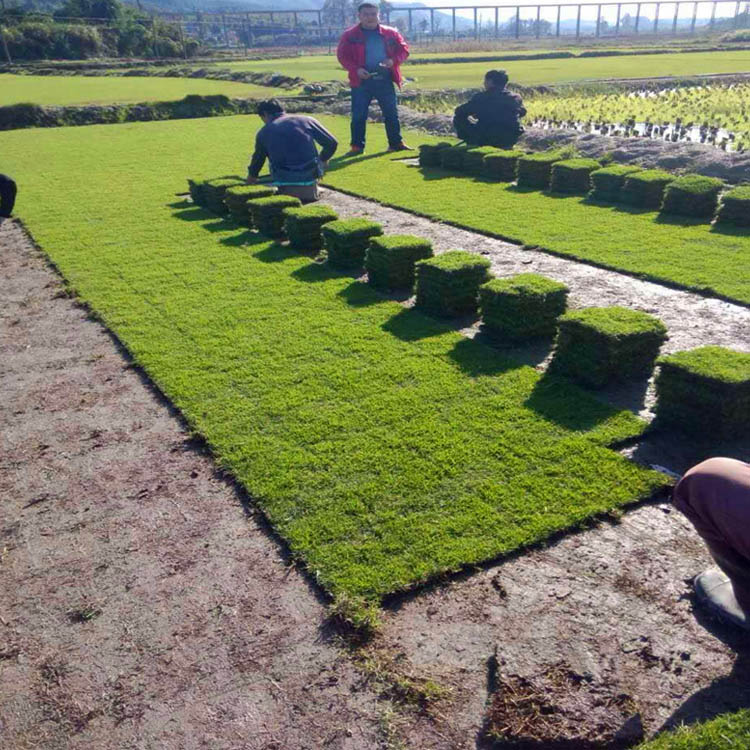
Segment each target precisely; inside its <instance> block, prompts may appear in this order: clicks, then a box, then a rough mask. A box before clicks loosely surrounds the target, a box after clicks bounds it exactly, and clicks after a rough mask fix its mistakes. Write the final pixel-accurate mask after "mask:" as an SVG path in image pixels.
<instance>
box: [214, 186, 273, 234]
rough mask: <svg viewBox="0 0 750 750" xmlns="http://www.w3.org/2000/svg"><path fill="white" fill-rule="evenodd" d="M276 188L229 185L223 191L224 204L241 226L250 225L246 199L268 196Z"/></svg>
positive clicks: (250, 220)
mask: <svg viewBox="0 0 750 750" xmlns="http://www.w3.org/2000/svg"><path fill="white" fill-rule="evenodd" d="M275 193H276V189H275V188H272V187H270V186H268V185H239V186H237V187H229V188H227V189H226V190H225V191H224V204H225V205H226V207H227V208H228V209H229V214H230V215H231V217H232V218H233V219H234V220H235V221H236V222H237V223H238V224H241V225H242V226H243V227H250V226H252V219H251V218H250V207H249V206H248V201H252V200H256V199H257V198H268V196H269V195H274V194H275Z"/></svg>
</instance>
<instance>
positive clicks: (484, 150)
mask: <svg viewBox="0 0 750 750" xmlns="http://www.w3.org/2000/svg"><path fill="white" fill-rule="evenodd" d="M499 150H500V149H499V148H495V147H494V146H477V147H475V148H470V149H469V150H468V151H467V152H466V153H465V154H464V163H463V169H464V171H465V172H469V173H470V174H475V175H481V174H483V173H484V158H485V157H486V156H489V155H491V154H494V153H495V152H497V151H499Z"/></svg>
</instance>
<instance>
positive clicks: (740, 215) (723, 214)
mask: <svg viewBox="0 0 750 750" xmlns="http://www.w3.org/2000/svg"><path fill="white" fill-rule="evenodd" d="M718 220H719V221H721V222H726V223H728V224H736V225H737V226H740V227H747V226H750V185H740V186H739V187H736V188H733V189H732V190H730V191H729V192H727V193H725V194H724V197H723V198H722V199H721V208H719V216H718Z"/></svg>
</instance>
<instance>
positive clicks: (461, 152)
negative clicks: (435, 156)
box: [440, 143, 469, 172]
mask: <svg viewBox="0 0 750 750" xmlns="http://www.w3.org/2000/svg"><path fill="white" fill-rule="evenodd" d="M468 150H469V146H467V145H466V144H465V143H462V144H460V145H458V146H451V147H450V148H443V149H441V150H440V166H441V167H442V168H443V169H450V170H453V171H458V172H460V171H461V170H462V169H463V168H464V157H465V156H466V152H467V151H468Z"/></svg>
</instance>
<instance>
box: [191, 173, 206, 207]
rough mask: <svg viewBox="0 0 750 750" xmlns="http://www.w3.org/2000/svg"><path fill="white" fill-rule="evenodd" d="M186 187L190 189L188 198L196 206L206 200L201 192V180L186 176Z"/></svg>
mask: <svg viewBox="0 0 750 750" xmlns="http://www.w3.org/2000/svg"><path fill="white" fill-rule="evenodd" d="M188 189H189V190H190V198H191V199H192V201H193V203H195V204H196V205H197V206H202V205H203V204H204V203H205V202H206V197H205V195H204V194H203V180H191V179H190V178H189V177H188Z"/></svg>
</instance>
